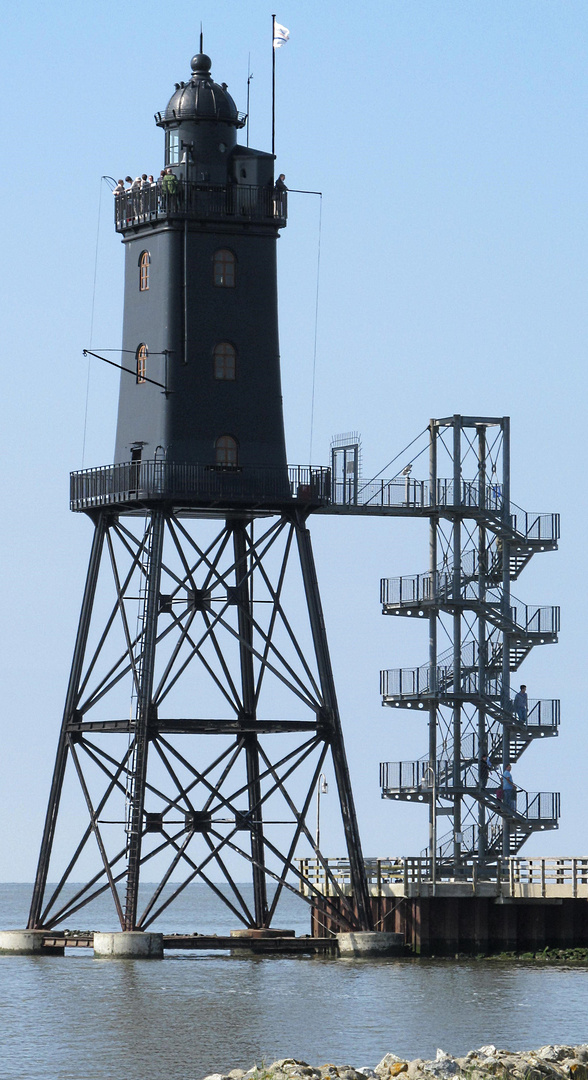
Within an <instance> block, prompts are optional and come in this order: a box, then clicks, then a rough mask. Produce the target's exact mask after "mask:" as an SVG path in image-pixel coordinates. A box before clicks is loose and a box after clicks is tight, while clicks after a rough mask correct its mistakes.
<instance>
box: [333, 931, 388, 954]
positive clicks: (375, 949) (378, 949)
mask: <svg viewBox="0 0 588 1080" xmlns="http://www.w3.org/2000/svg"><path fill="white" fill-rule="evenodd" d="M337 945H338V946H339V956H368V957H374V956H402V954H403V952H404V937H403V935H402V934H390V933H384V932H379V931H377V930H356V931H354V932H353V933H350V934H337Z"/></svg>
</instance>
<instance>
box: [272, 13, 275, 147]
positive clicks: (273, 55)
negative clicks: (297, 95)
mask: <svg viewBox="0 0 588 1080" xmlns="http://www.w3.org/2000/svg"><path fill="white" fill-rule="evenodd" d="M275 35H276V16H275V15H272V155H273V156H274V157H275V156H276V46H275Z"/></svg>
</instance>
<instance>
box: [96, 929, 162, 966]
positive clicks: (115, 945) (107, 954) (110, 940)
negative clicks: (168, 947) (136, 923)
mask: <svg viewBox="0 0 588 1080" xmlns="http://www.w3.org/2000/svg"><path fill="white" fill-rule="evenodd" d="M94 956H96V957H99V958H100V959H101V960H128V959H134V960H163V934H145V933H143V931H142V930H124V931H118V932H117V933H114V934H110V933H108V934H103V933H98V932H95V933H94Z"/></svg>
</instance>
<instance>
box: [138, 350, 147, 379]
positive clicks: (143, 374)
mask: <svg viewBox="0 0 588 1080" xmlns="http://www.w3.org/2000/svg"><path fill="white" fill-rule="evenodd" d="M148 351H149V350H148V349H147V346H146V345H144V344H143V345H139V348H138V349H137V382H138V383H144V382H145V381H146V379H147V354H148Z"/></svg>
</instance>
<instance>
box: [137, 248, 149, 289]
mask: <svg viewBox="0 0 588 1080" xmlns="http://www.w3.org/2000/svg"><path fill="white" fill-rule="evenodd" d="M150 263H151V256H150V254H149V252H148V251H142V252H141V254H140V256H139V292H146V290H147V289H148V288H149V265H150Z"/></svg>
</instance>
